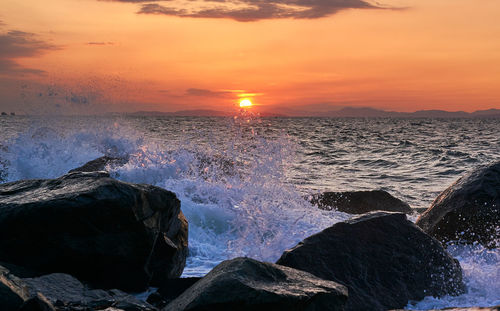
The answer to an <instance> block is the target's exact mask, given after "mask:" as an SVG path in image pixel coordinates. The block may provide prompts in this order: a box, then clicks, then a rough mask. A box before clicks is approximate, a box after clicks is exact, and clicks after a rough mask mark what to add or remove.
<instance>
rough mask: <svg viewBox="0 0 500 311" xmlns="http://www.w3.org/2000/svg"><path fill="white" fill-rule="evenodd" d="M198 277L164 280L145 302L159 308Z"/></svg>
mask: <svg viewBox="0 0 500 311" xmlns="http://www.w3.org/2000/svg"><path fill="white" fill-rule="evenodd" d="M200 279H201V277H189V278H177V279H169V280H165V281H163V282H162V284H161V285H160V287H159V288H158V290H157V291H156V292H154V293H152V294H151V295H149V296H148V299H147V302H149V303H150V304H152V305H154V306H155V307H157V308H159V309H161V308H163V307H165V306H166V305H167V304H168V303H169V302H171V301H172V300H174V299H175V298H177V297H179V296H180V295H181V294H182V293H183V292H184V291H186V289H188V288H189V287H191V286H192V285H193V284H194V283H196V282H198V281H199V280H200Z"/></svg>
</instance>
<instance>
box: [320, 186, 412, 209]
mask: <svg viewBox="0 0 500 311" xmlns="http://www.w3.org/2000/svg"><path fill="white" fill-rule="evenodd" d="M311 203H313V204H316V205H318V207H319V208H321V209H324V210H338V211H340V212H344V213H349V214H364V213H368V212H372V211H388V212H400V213H406V214H410V213H412V212H413V210H412V209H411V207H410V205H408V204H407V203H405V202H403V201H401V200H400V199H398V198H395V197H393V196H392V195H390V194H389V193H388V192H386V191H383V190H373V191H348V192H324V193H320V194H317V195H314V196H313V198H312V199H311Z"/></svg>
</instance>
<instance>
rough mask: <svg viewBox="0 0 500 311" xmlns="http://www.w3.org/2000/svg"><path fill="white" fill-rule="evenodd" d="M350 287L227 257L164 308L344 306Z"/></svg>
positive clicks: (287, 270)
mask: <svg viewBox="0 0 500 311" xmlns="http://www.w3.org/2000/svg"><path fill="white" fill-rule="evenodd" d="M346 300H347V290H346V288H345V287H344V286H342V285H340V284H337V283H335V282H331V281H326V280H322V279H319V278H317V277H315V276H313V275H311V274H309V273H307V272H303V271H299V270H295V269H291V268H288V267H283V266H278V265H275V264H271V263H264V262H259V261H256V260H253V259H250V258H236V259H233V260H227V261H224V262H222V263H221V264H219V265H218V266H216V267H215V268H214V269H213V270H212V271H210V272H209V273H208V274H207V275H206V276H205V277H204V278H203V279H201V280H199V281H198V282H196V283H195V284H194V285H193V286H191V287H190V288H188V289H187V290H186V291H185V292H184V293H183V294H182V295H180V296H179V297H177V298H176V299H175V300H173V301H172V302H171V303H169V304H168V305H167V306H166V307H165V308H164V309H163V310H164V311H171V310H222V311H224V310H231V311H232V310H277V311H279V310H283V311H289V310H343V307H344V303H345V301H346Z"/></svg>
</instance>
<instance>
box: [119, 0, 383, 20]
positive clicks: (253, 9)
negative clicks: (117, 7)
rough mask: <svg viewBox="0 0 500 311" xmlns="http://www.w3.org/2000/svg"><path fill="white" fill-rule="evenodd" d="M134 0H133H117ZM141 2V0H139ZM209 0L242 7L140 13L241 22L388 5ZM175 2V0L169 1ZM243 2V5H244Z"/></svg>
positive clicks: (147, 7) (150, 7)
mask: <svg viewBox="0 0 500 311" xmlns="http://www.w3.org/2000/svg"><path fill="white" fill-rule="evenodd" d="M115 1H122V2H131V0H115ZM137 2H142V1H137ZM210 2H224V3H225V4H227V5H233V6H234V5H240V7H233V8H231V7H227V6H226V7H222V6H219V5H216V4H214V7H213V8H203V9H199V10H194V11H188V10H186V9H183V8H176V7H173V6H163V5H160V4H157V3H147V4H143V5H142V6H141V9H140V10H139V11H138V12H137V13H138V14H157V15H168V16H178V17H191V18H227V19H234V20H237V21H240V22H249V21H257V20H263V19H283V18H295V19H314V18H321V17H326V16H330V15H333V14H335V13H337V12H339V11H341V10H346V9H386V8H387V7H383V6H380V5H374V4H371V3H369V2H367V1H364V0H269V1H264V0H241V1H237V0H226V1H224V0H217V1H214V0H211V1H204V2H203V3H204V6H206V4H207V3H210ZM170 3H175V1H170ZM241 5H244V7H241Z"/></svg>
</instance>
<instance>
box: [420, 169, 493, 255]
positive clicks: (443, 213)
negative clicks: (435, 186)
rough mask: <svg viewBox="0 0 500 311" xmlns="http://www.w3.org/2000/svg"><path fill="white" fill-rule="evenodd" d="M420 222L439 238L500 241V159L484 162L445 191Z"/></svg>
mask: <svg viewBox="0 0 500 311" xmlns="http://www.w3.org/2000/svg"><path fill="white" fill-rule="evenodd" d="M416 224H417V225H418V226H419V227H421V228H422V229H423V230H424V231H425V232H427V233H428V234H430V235H431V236H433V237H435V238H436V239H438V240H440V241H443V242H448V241H460V242H463V243H475V242H479V243H481V244H483V245H484V246H487V247H489V248H495V247H498V246H499V245H498V244H499V241H500V162H497V163H494V164H491V165H484V166H481V167H479V168H477V169H475V170H474V171H472V172H470V173H468V174H467V175H465V176H463V177H461V178H460V179H458V180H457V181H456V182H455V183H454V184H452V185H451V186H450V187H449V188H448V189H446V190H445V191H443V192H442V193H441V194H440V195H439V196H438V197H437V198H436V199H435V200H434V202H433V203H432V205H431V206H430V207H429V209H428V210H427V211H425V212H424V213H423V214H422V215H420V217H419V218H418V219H417V222H416Z"/></svg>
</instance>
